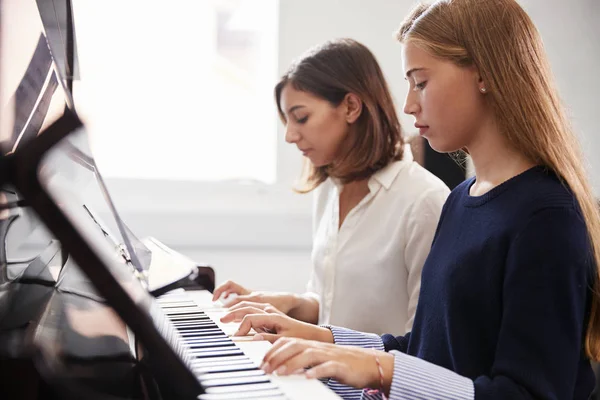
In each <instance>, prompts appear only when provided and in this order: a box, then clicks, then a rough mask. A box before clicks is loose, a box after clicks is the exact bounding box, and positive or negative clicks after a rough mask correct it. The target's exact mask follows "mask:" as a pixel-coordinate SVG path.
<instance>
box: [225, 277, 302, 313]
mask: <svg viewBox="0 0 600 400" xmlns="http://www.w3.org/2000/svg"><path fill="white" fill-rule="evenodd" d="M231 294H236V295H237V296H235V298H233V299H231V300H227V297H229V296H230V295H231ZM221 295H223V296H224V297H223V298H224V299H225V302H226V306H227V307H234V306H237V307H236V308H239V306H242V307H247V306H249V305H250V306H259V308H261V309H264V306H260V304H264V305H265V306H268V305H271V306H272V307H271V308H275V309H276V310H278V311H280V312H282V313H284V314H289V313H290V311H292V310H293V309H295V308H296V307H297V306H298V305H299V304H300V299H299V296H296V295H294V294H292V293H284V292H281V293H279V292H252V291H250V290H248V289H246V288H245V287H243V286H241V285H239V284H237V283H235V282H232V281H227V282H225V283H224V284H222V285H221V286H219V287H217V288H216V289H215V290H214V292H213V301H216V300H217V299H218V298H219V297H220V296H221Z"/></svg>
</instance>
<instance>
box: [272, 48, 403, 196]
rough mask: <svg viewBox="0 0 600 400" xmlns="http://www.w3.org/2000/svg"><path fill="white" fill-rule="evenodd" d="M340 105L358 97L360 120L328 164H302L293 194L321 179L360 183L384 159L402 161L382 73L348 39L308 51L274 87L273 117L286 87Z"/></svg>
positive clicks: (365, 50)
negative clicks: (298, 181) (360, 102)
mask: <svg viewBox="0 0 600 400" xmlns="http://www.w3.org/2000/svg"><path fill="white" fill-rule="evenodd" d="M288 84H290V85H292V87H293V88H294V89H296V90H301V91H304V92H307V93H311V94H313V95H315V96H317V97H319V98H322V99H324V100H327V101H328V102H329V103H331V104H332V105H333V106H334V107H337V106H339V105H340V103H341V102H342V101H343V100H344V98H345V96H346V95H347V94H348V93H353V94H355V95H356V96H358V97H359V98H360V100H361V101H362V103H363V109H362V112H361V115H360V117H359V118H358V120H357V121H356V123H355V128H354V129H351V131H350V133H349V135H348V137H347V138H346V140H345V141H344V142H343V143H342V148H341V149H340V152H339V157H338V158H337V159H336V160H334V162H333V163H331V164H330V165H325V166H322V167H315V166H314V165H312V163H310V162H309V161H308V160H306V164H305V169H304V172H303V175H302V178H301V185H300V187H298V188H297V190H298V191H299V192H303V193H305V192H309V191H311V190H313V189H314V188H316V187H317V186H319V185H320V184H321V183H322V182H323V181H324V180H325V179H327V177H329V176H331V177H335V178H338V179H340V181H341V182H342V183H348V182H352V181H355V180H361V179H366V178H368V177H370V176H371V175H373V174H374V173H375V172H377V171H378V170H380V169H382V168H383V167H385V166H386V165H387V164H388V163H389V162H390V161H393V160H400V159H401V158H402V145H403V143H404V142H403V138H402V129H401V128H400V122H399V120H398V115H397V114H396V109H395V107H394V102H393V100H392V96H391V95H390V91H389V88H388V85H387V83H386V81H385V78H384V76H383V72H382V71H381V68H380V67H379V64H378V63H377V60H376V59H375V56H374V55H373V53H371V51H370V50H369V49H368V48H367V47H366V46H364V45H362V44H360V43H359V42H357V41H355V40H352V39H337V40H332V41H328V42H325V43H324V44H322V45H320V46H317V47H314V48H312V49H310V50H309V51H308V52H307V53H305V54H304V55H303V56H302V57H301V58H300V59H299V60H297V61H295V62H294V63H293V64H292V65H291V67H290V68H289V70H288V71H287V72H286V73H285V75H283V77H282V78H281V80H280V81H279V83H277V85H276V86H275V101H276V102H277V108H278V111H279V117H280V118H281V120H282V122H283V123H286V120H285V114H284V112H283V110H282V109H281V92H282V90H283V88H284V87H285V86H286V85H288Z"/></svg>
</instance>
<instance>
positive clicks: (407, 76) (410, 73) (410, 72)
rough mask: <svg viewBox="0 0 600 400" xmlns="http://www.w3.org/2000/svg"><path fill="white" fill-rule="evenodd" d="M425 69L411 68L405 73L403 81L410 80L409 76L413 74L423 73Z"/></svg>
mask: <svg viewBox="0 0 600 400" xmlns="http://www.w3.org/2000/svg"><path fill="white" fill-rule="evenodd" d="M425 69H426V68H412V69H409V70H408V72H407V73H406V78H404V79H408V78H410V76H411V75H412V73H413V72H417V71H423V70H425Z"/></svg>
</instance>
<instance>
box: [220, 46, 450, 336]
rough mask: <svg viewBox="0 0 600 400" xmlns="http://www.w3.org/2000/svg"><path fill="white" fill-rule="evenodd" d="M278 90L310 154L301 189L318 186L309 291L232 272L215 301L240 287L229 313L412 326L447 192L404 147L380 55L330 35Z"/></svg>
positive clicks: (383, 327) (290, 136)
mask: <svg viewBox="0 0 600 400" xmlns="http://www.w3.org/2000/svg"><path fill="white" fill-rule="evenodd" d="M275 100H276V103H277V108H278V111H279V116H280V118H281V121H282V122H283V124H284V125H285V128H286V132H285V135H286V136H285V138H286V141H287V142H289V143H291V144H294V145H296V146H297V147H298V149H299V150H300V151H301V152H302V153H303V155H304V156H305V157H306V168H305V171H304V175H303V178H302V182H301V185H300V186H299V187H298V189H297V190H298V191H300V192H302V193H306V192H310V191H312V190H314V191H315V197H314V198H315V202H314V226H313V228H314V230H313V232H314V235H313V251H312V264H313V265H312V272H311V277H310V281H309V283H308V290H307V293H305V294H302V295H296V294H291V293H269V292H253V291H250V290H248V289H246V288H244V287H242V286H240V285H238V284H236V283H234V282H227V283H225V284H223V285H221V286H220V287H218V288H217V289H216V290H215V291H214V299H215V300H216V299H218V298H219V297H220V296H227V295H229V294H231V293H234V294H237V297H236V298H235V299H234V300H233V301H231V302H229V304H228V305H230V306H232V308H231V311H232V312H231V313H230V314H229V315H227V316H226V317H225V318H224V319H223V321H224V322H227V321H234V320H236V319H240V318H241V317H242V316H243V315H245V314H247V313H253V312H280V313H284V314H287V315H289V316H291V317H293V318H295V319H298V320H301V321H305V322H309V323H312V324H316V323H321V324H324V323H325V324H328V323H334V324H338V325H343V326H347V327H351V328H354V329H358V330H362V331H367V332H374V333H383V332H386V331H389V330H390V329H391V330H395V331H400V332H405V331H407V330H410V328H411V326H412V321H413V316H414V313H415V309H416V306H417V299H418V293H419V287H420V280H421V269H422V267H423V263H424V261H425V258H426V257H427V254H428V253H429V249H430V247H431V242H432V238H433V235H434V232H435V227H436V225H437V222H438V219H439V215H440V212H441V208H442V204H443V203H444V201H445V200H446V197H447V195H448V193H449V190H448V188H447V187H446V185H444V183H443V182H441V181H440V180H439V179H438V178H436V177H435V176H433V175H432V174H431V173H429V172H428V171H426V170H425V169H424V168H422V167H421V166H419V165H418V164H417V163H416V162H414V161H413V160H412V156H411V153H410V147H408V146H404V140H403V136H402V129H401V127H400V123H399V121H398V116H397V113H396V109H395V107H394V103H393V100H392V97H391V95H390V91H389V89H388V85H387V83H386V81H385V78H384V76H383V73H382V71H381V69H380V67H379V64H378V63H377V60H376V59H375V57H374V55H373V54H372V53H371V51H370V50H369V49H368V48H366V47H365V46H364V45H362V44H360V43H358V42H356V41H354V40H350V39H341V40H334V41H329V42H326V43H325V44H323V45H321V46H318V47H316V48H313V49H311V50H310V51H309V52H307V53H306V54H305V55H304V56H303V57H301V58H300V59H299V60H298V61H297V62H295V63H294V64H293V65H292V66H291V67H290V69H289V71H288V72H287V73H286V74H285V75H284V76H283V77H282V78H281V80H280V82H279V83H278V84H277V85H276V87H275ZM374 293H377V297H375V298H374V297H373V294H374ZM226 304H227V303H226ZM384 316H386V318H384Z"/></svg>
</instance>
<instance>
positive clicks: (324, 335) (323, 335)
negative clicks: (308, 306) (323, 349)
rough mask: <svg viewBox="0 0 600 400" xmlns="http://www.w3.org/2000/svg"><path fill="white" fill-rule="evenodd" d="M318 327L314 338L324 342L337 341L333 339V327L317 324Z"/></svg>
mask: <svg viewBox="0 0 600 400" xmlns="http://www.w3.org/2000/svg"><path fill="white" fill-rule="evenodd" d="M316 329H317V332H316V337H315V338H314V339H313V340H317V341H319V342H323V343H335V341H334V340H333V333H332V332H331V329H329V328H323V327H322V326H317V327H316Z"/></svg>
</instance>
